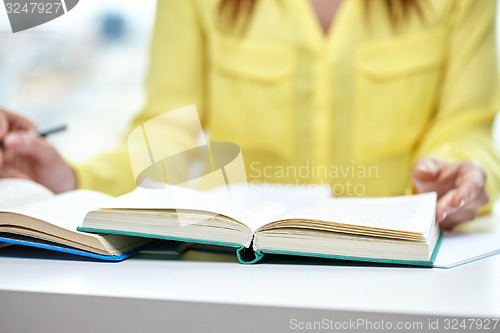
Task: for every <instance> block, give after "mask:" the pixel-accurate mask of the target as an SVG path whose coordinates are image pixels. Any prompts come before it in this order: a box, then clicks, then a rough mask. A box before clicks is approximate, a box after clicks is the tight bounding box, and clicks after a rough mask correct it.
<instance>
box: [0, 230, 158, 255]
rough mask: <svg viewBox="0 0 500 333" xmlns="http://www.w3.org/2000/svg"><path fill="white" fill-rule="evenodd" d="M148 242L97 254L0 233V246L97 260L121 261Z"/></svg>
mask: <svg viewBox="0 0 500 333" xmlns="http://www.w3.org/2000/svg"><path fill="white" fill-rule="evenodd" d="M2 242H3V243H2ZM149 243H150V242H148V243H147V244H145V245H143V246H140V247H137V248H135V249H133V250H130V251H128V252H126V253H121V254H114V255H103V254H98V253H94V252H90V251H84V250H80V249H78V248H74V247H71V246H65V245H63V244H58V243H54V242H49V241H46V240H43V239H37V238H34V237H27V236H22V235H16V234H9V233H0V248H1V247H2V246H1V245H2V244H3V245H7V244H16V245H24V246H30V247H35V248H39V249H45V250H52V251H58V252H63V253H69V254H73V255H78V256H83V257H88V258H93V259H99V260H107V261H122V260H124V259H127V258H128V257H130V256H132V255H134V254H136V253H137V252H139V251H140V250H141V249H142V248H143V247H144V246H147V245H148V244H149Z"/></svg>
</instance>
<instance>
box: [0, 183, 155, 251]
mask: <svg viewBox="0 0 500 333" xmlns="http://www.w3.org/2000/svg"><path fill="white" fill-rule="evenodd" d="M111 198H112V197H111V196H109V195H107V194H104V193H100V192H95V191H87V190H75V191H70V192H66V193H63V194H58V195H55V194H54V193H52V192H51V191H49V190H48V189H47V188H45V187H43V186H42V185H39V184H37V183H34V182H31V181H28V180H23V179H0V242H7V243H15V244H22V245H28V246H34V247H39V248H46V249H52V250H58V251H62V252H67V253H73V254H79V255H83V256H88V257H93V258H98V259H105V260H114V261H117V260H122V259H124V258H127V257H128V256H130V255H131V254H133V253H134V252H136V251H137V250H138V249H139V248H141V247H142V246H144V245H145V244H147V243H148V242H151V240H149V241H148V240H145V239H141V238H137V237H129V236H121V235H96V234H89V233H83V232H79V231H77V230H76V228H77V226H78V225H80V224H81V223H82V220H83V218H84V217H85V215H86V213H87V212H88V211H89V210H92V209H93V208H95V207H97V205H98V204H100V203H102V202H103V201H107V200H109V199H111Z"/></svg>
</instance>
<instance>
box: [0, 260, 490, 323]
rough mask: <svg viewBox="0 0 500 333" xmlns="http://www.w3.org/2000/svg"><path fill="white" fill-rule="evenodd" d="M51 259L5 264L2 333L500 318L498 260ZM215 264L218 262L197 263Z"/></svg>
mask: <svg viewBox="0 0 500 333" xmlns="http://www.w3.org/2000/svg"><path fill="white" fill-rule="evenodd" d="M42 252H43V251H42ZM35 253H38V254H40V251H35ZM41 254H42V257H43V256H45V257H46V256H48V255H49V256H50V255H51V254H50V253H48V252H43V253H41ZM52 256H53V258H52V259H51V258H46V259H44V258H22V257H15V251H14V253H11V254H10V255H8V256H3V257H0V270H1V271H0V332H2V333H3V332H80V331H82V332H87V331H96V330H95V328H96V325H97V327H100V328H103V330H104V327H108V328H109V329H108V330H107V331H108V332H112V331H113V332H114V331H118V330H119V331H120V332H129V331H130V332H132V331H135V332H155V331H161V332H176V331H179V330H180V327H183V326H184V327H188V328H189V330H183V332H188V331H200V332H212V331H213V332H221V331H223V330H222V328H223V327H225V328H226V329H227V331H232V332H236V331H237V330H236V327H239V328H238V331H241V332H246V331H251V327H252V326H251V325H253V331H254V332H267V331H272V332H280V331H288V330H289V327H290V320H291V319H293V318H296V319H297V320H301V321H313V320H322V319H323V318H328V319H335V320H342V319H343V320H348V319H349V318H372V319H373V320H380V319H385V320H386V321H387V320H398V321H403V320H411V321H415V320H422V321H423V322H424V323H427V322H428V318H429V316H436V315H437V316H445V317H454V316H459V317H460V316H464V317H496V318H498V317H500V255H497V256H493V257H490V258H487V259H484V260H480V261H477V262H474V263H471V264H467V265H464V266H460V267H456V268H453V269H449V270H446V269H429V268H404V267H395V266H389V267H368V266H365V267H360V266H340V265H336V266H331V265H319V264H316V265H315V264H311V265H288V264H258V265H242V264H239V263H236V262H224V261H225V260H232V259H233V258H234V257H232V256H230V255H223V254H220V255H217V254H215V255H208V254H203V253H199V252H195V251H191V252H187V253H186V254H185V255H184V256H185V257H188V258H187V260H182V261H180V260H159V259H160V257H159V256H155V255H138V256H137V257H135V258H132V259H129V260H126V261H123V262H120V263H102V262H90V261H74V260H64V258H65V255H60V254H54V255H52ZM208 256H211V257H212V258H211V259H212V260H214V262H207V261H196V260H197V259H199V260H206V259H207V257H208ZM57 258H59V259H57ZM370 313H371V314H370ZM419 315H421V316H422V317H420V316H419ZM256 318H261V319H260V320H259V319H256ZM252 321H255V322H254V324H251V322H252ZM499 326H500V324H499ZM499 326H497V329H500V327H499ZM169 328H170V329H169ZM172 328H177V329H172ZM171 329H172V330H171ZM212 329H213V330H212Z"/></svg>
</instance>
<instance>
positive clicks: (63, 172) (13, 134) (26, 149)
mask: <svg viewBox="0 0 500 333" xmlns="http://www.w3.org/2000/svg"><path fill="white" fill-rule="evenodd" d="M35 130H36V125H35V124H34V123H33V122H32V121H31V120H29V119H28V118H25V117H22V116H19V115H16V114H14V113H12V112H8V111H6V110H4V109H0V141H3V146H2V148H1V149H0V178H24V179H29V180H32V181H35V182H37V183H40V184H42V185H44V186H45V187H47V188H49V189H50V190H52V191H53V192H55V193H60V192H64V191H68V190H72V189H74V188H75V187H76V176H75V173H74V172H73V169H71V167H70V166H69V165H68V164H67V163H66V162H65V161H64V160H63V158H62V157H61V156H60V155H59V153H58V152H57V151H56V150H55V149H54V147H52V146H51V145H50V144H49V143H48V142H47V141H46V140H45V139H44V138H41V137H38V136H37V135H36V132H35Z"/></svg>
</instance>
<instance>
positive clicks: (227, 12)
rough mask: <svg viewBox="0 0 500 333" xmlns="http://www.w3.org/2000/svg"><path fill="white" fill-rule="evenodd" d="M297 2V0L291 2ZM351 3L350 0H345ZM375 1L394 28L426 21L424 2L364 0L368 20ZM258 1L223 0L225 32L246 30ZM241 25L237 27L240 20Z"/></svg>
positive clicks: (412, 0) (222, 14)
mask: <svg viewBox="0 0 500 333" xmlns="http://www.w3.org/2000/svg"><path fill="white" fill-rule="evenodd" d="M290 1H295V0H290ZM344 1H349V0H344ZM374 1H382V2H383V3H384V6H385V8H386V10H387V15H388V17H389V20H390V22H391V25H392V26H393V27H397V26H398V25H399V24H401V22H403V21H405V20H406V19H408V18H409V17H410V16H411V15H413V14H416V15H417V16H418V17H419V18H420V19H422V20H423V19H424V15H423V10H422V0H363V5H364V9H365V16H366V18H368V16H369V14H370V7H371V5H372V3H373V2H374ZM256 2H257V0H221V2H220V5H219V17H220V26H221V27H222V29H223V30H225V31H231V30H238V29H244V28H245V26H246V24H247V23H248V21H249V18H250V17H251V15H252V12H253V9H254V7H255V4H256ZM240 17H241V18H242V20H241V21H240V23H241V25H240V26H236V22H238V21H239V20H238V19H239V18H240Z"/></svg>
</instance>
